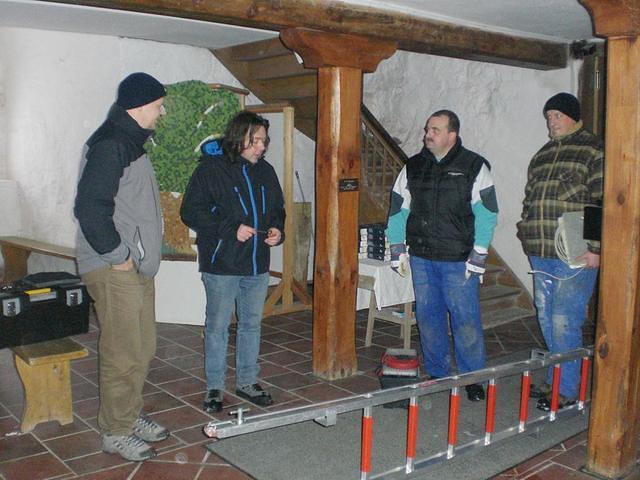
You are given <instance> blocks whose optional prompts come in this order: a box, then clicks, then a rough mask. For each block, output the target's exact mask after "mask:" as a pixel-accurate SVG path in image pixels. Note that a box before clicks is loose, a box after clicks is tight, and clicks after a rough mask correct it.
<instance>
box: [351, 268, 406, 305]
mask: <svg viewBox="0 0 640 480" xmlns="http://www.w3.org/2000/svg"><path fill="white" fill-rule="evenodd" d="M358 273H359V274H360V275H368V276H370V277H373V278H374V279H375V284H374V287H373V288H374V292H375V294H376V301H377V304H378V309H380V308H383V307H390V306H392V305H398V304H401V303H408V302H413V300H414V296H413V284H412V282H411V270H410V269H409V272H408V273H407V275H406V276H405V277H401V276H400V275H398V274H397V273H396V272H394V271H393V270H391V262H381V261H380V260H373V259H371V258H364V259H361V260H359V261H358ZM369 297H370V293H369V291H368V290H363V289H361V288H359V289H358V297H357V300H356V309H357V310H362V309H363V308H369Z"/></svg>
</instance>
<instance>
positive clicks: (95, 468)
mask: <svg viewBox="0 0 640 480" xmlns="http://www.w3.org/2000/svg"><path fill="white" fill-rule="evenodd" d="M125 463H130V462H128V461H127V460H125V459H124V458H122V457H121V456H120V455H116V454H113V453H104V452H100V453H94V454H92V455H87V456H86V457H80V458H74V459H72V460H68V461H67V462H66V464H67V466H68V467H69V468H70V469H71V470H73V471H74V472H75V473H76V474H77V475H83V474H87V473H90V472H99V471H101V470H104V469H106V468H110V467H115V466H116V465H122V464H125ZM91 478H92V477H91ZM104 478H111V477H109V476H106V477H104Z"/></svg>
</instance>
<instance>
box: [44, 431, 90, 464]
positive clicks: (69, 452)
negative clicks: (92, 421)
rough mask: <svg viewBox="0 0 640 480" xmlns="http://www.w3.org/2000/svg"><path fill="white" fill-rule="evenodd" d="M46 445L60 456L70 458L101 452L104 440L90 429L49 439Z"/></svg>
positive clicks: (64, 458) (63, 458) (65, 458)
mask: <svg viewBox="0 0 640 480" xmlns="http://www.w3.org/2000/svg"><path fill="white" fill-rule="evenodd" d="M44 445H46V447H47V448H48V449H49V450H51V451H52V452H53V453H54V454H55V455H56V456H57V457H58V458H61V459H62V460H68V459H70V458H76V457H82V456H85V455H90V454H93V453H97V452H99V451H100V447H101V445H102V440H101V439H100V435H99V434H98V433H97V432H94V431H93V430H90V431H87V432H82V433H76V434H73V435H69V436H67V437H60V438H55V439H53V440H47V441H45V442H44Z"/></svg>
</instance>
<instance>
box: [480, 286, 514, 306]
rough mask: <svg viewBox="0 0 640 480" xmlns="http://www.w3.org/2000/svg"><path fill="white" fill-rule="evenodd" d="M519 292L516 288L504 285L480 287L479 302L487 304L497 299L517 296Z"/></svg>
mask: <svg viewBox="0 0 640 480" xmlns="http://www.w3.org/2000/svg"><path fill="white" fill-rule="evenodd" d="M521 291H522V290H521V289H519V288H518V287H507V286H505V285H490V286H486V287H485V286H481V287H480V301H481V302H485V303H487V302H490V301H491V300H496V299H499V298H505V297H512V296H514V295H519V294H520V292H521Z"/></svg>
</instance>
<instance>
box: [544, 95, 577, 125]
mask: <svg viewBox="0 0 640 480" xmlns="http://www.w3.org/2000/svg"><path fill="white" fill-rule="evenodd" d="M549 110H558V111H559V112H562V113H564V114H565V115H566V116H568V117H571V118H573V119H574V120H575V121H576V122H579V121H580V102H579V101H578V99H577V98H576V97H574V96H573V95H571V94H570V93H565V92H562V93H558V94H556V95H554V96H553V97H551V98H550V99H549V100H547V103H545V104H544V108H543V109H542V113H543V115H546V114H547V112H548V111H549Z"/></svg>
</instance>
